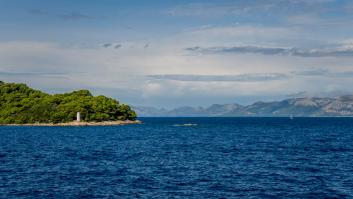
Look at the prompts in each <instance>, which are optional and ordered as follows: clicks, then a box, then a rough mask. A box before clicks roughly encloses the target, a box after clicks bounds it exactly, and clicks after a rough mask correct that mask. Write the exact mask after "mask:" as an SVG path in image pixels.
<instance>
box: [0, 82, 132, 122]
mask: <svg viewBox="0 0 353 199" xmlns="http://www.w3.org/2000/svg"><path fill="white" fill-rule="evenodd" d="M77 112H80V113H81V118H82V120H83V121H87V122H90V121H114V120H135V119H136V117H137V116H136V113H135V111H133V110H132V109H131V108H130V106H128V105H124V104H120V103H119V102H118V101H117V100H114V99H112V98H108V97H105V96H102V95H100V96H96V97H95V96H93V95H92V94H91V93H90V92H89V91H88V90H79V91H74V92H71V93H64V94H56V95H49V94H46V93H43V92H41V91H38V90H34V89H31V88H29V87H28V86H27V85H25V84H15V83H4V82H2V81H0V124H11V123H15V124H23V123H36V122H39V123H59V122H71V121H73V120H75V119H76V113H77Z"/></svg>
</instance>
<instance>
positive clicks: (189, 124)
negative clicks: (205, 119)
mask: <svg viewBox="0 0 353 199" xmlns="http://www.w3.org/2000/svg"><path fill="white" fill-rule="evenodd" d="M173 126H197V124H192V123H186V124H174V125H173Z"/></svg>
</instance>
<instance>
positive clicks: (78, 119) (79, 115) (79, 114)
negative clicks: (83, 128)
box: [76, 112, 81, 122]
mask: <svg viewBox="0 0 353 199" xmlns="http://www.w3.org/2000/svg"><path fill="white" fill-rule="evenodd" d="M76 121H77V122H81V113H80V112H77V114H76Z"/></svg>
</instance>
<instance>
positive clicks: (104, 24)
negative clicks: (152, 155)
mask: <svg viewBox="0 0 353 199" xmlns="http://www.w3.org/2000/svg"><path fill="white" fill-rule="evenodd" d="M0 80H3V81H6V82H21V83H26V84H28V85H29V86H31V87H33V88H36V89H40V90H43V91H45V92H49V93H62V92H69V91H72V90H77V89H89V90H91V91H92V93H93V94H95V95H107V96H111V97H113V98H116V99H118V100H119V101H121V102H122V103H127V104H131V105H137V106H155V107H165V108H173V107H178V106H184V105H189V106H208V105H211V104H226V103H239V104H244V105H246V104H250V103H253V102H256V101H260V100H261V101H270V100H280V99H284V98H291V97H310V96H320V97H325V96H330V97H332V96H337V95H345V94H353V86H352V85H353V1H350V0H252V1H249V0H232V1H227V0H217V1H216V0H214V1H210V0H209V1H208V0H204V1H192V0H187V1H186V0H175V1H170V0H150V1H142V0H140V1H137V0H125V1H122V0H96V1H94V0H92V1H87V0H75V1H72V0H46V1H40V0H26V1H23V0H0Z"/></svg>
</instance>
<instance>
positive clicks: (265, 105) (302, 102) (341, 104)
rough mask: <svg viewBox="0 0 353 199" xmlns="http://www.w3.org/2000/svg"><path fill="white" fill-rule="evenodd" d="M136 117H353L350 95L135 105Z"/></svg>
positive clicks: (352, 96)
mask: <svg viewBox="0 0 353 199" xmlns="http://www.w3.org/2000/svg"><path fill="white" fill-rule="evenodd" d="M133 109H134V110H135V111H136V112H137V114H138V116H139V117H236V116H238V117H288V116H290V115H292V116H294V117H329V116H353V95H345V96H339V97H334V98H329V97H310V98H309V97H308V98H291V99H285V100H282V101H273V102H261V101H260V102H256V103H254V104H251V105H248V106H242V105H239V104H213V105H211V106H209V107H206V108H204V107H190V106H184V107H179V108H175V109H171V110H167V109H160V108H155V107H141V106H135V107H133Z"/></svg>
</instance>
